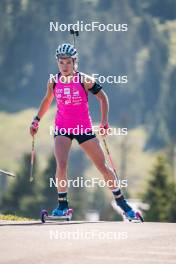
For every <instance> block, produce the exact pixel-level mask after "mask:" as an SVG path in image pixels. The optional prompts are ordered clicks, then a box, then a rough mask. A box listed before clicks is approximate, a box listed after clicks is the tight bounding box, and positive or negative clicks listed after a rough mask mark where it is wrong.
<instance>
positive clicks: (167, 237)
mask: <svg viewBox="0 0 176 264" xmlns="http://www.w3.org/2000/svg"><path fill="white" fill-rule="evenodd" d="M0 238H1V240H0V263H3V264H7V263H13V264H17V263H18V264H23V263H25V264H28V263H29V264H33V263H35V264H45V263H47V264H53V263H54V264H55V263H66V264H67V263H68V264H74V263H75V264H87V263H91V264H92V263H96V264H99V263H101V264H104V263H106V264H114V263H116V264H121V263H125V264H131V263H135V264H138V263H144V264H146V263H150V264H153V263H154V264H157V263H163V264H170V263H176V224H171V223H125V222H72V221H71V222H65V223H64V222H53V223H45V224H41V223H40V222H39V221H35V222H7V221H0Z"/></svg>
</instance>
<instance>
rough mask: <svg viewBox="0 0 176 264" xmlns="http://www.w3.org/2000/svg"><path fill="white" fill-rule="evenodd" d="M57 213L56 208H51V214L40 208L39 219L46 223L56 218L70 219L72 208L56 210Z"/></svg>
mask: <svg viewBox="0 0 176 264" xmlns="http://www.w3.org/2000/svg"><path fill="white" fill-rule="evenodd" d="M58 211H59V212H58V214H57V209H55V210H53V212H52V214H51V215H49V214H48V211H47V210H42V211H41V215H40V219H41V222H42V223H46V222H47V221H57V220H66V221H70V220H71V218H72V215H73V209H72V208H69V209H67V210H64V211H62V212H60V211H61V210H58Z"/></svg>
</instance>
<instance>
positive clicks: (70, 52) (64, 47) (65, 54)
mask: <svg viewBox="0 0 176 264" xmlns="http://www.w3.org/2000/svg"><path fill="white" fill-rule="evenodd" d="M59 58H73V59H77V58H78V52H77V50H76V49H75V48H74V46H73V45H72V44H70V43H64V44H61V45H59V46H58V48H57V50H56V59H59Z"/></svg>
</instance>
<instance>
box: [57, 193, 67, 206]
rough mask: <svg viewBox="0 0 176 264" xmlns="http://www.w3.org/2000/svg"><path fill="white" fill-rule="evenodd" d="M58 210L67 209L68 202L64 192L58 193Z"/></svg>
mask: <svg viewBox="0 0 176 264" xmlns="http://www.w3.org/2000/svg"><path fill="white" fill-rule="evenodd" d="M58 202H59V204H58V209H59V210H64V209H68V201H67V193H66V192H58Z"/></svg>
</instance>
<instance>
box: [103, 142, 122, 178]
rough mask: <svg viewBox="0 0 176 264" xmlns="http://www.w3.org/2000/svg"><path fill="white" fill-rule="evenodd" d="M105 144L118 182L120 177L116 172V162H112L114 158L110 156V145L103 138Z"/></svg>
mask: <svg viewBox="0 0 176 264" xmlns="http://www.w3.org/2000/svg"><path fill="white" fill-rule="evenodd" d="M103 143H104V146H105V149H106V152H107V155H108V157H109V161H110V163H111V166H112V168H113V171H114V173H115V176H116V178H117V180H119V177H118V175H117V171H116V168H115V166H114V162H113V160H112V157H111V154H110V151H109V148H108V145H107V142H106V140H105V138H103Z"/></svg>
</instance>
